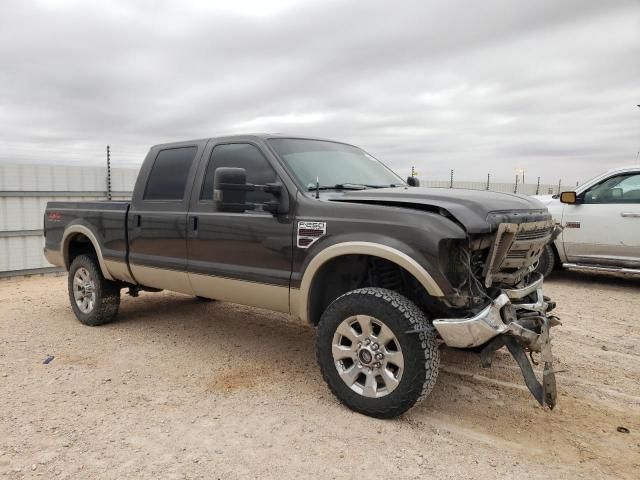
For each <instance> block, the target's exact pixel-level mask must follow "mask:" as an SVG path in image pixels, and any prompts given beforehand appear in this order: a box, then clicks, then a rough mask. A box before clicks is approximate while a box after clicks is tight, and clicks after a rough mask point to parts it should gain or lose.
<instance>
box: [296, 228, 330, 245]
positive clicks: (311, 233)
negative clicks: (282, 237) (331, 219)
mask: <svg viewBox="0 0 640 480" xmlns="http://www.w3.org/2000/svg"><path fill="white" fill-rule="evenodd" d="M326 233H327V222H298V235H297V241H296V244H297V246H298V248H309V247H310V246H311V245H312V244H313V243H314V242H316V241H317V240H319V239H320V238H322V237H324V236H325V235H326Z"/></svg>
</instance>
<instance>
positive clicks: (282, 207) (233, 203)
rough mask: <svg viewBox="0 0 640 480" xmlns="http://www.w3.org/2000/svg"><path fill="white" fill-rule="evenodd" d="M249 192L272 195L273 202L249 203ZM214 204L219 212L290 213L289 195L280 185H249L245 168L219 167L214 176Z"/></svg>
mask: <svg viewBox="0 0 640 480" xmlns="http://www.w3.org/2000/svg"><path fill="white" fill-rule="evenodd" d="M247 192H265V193H270V194H271V195H273V200H270V201H268V202H265V203H261V204H260V203H248V202H247ZM283 192H284V195H283ZM213 204H214V205H215V207H216V210H218V211H219V212H235V213H242V212H246V211H247V210H263V211H265V212H269V213H271V214H273V215H282V214H285V213H288V212H289V195H288V194H287V193H286V190H285V189H284V187H283V186H282V185H280V184H279V183H268V184H267V185H254V184H252V183H247V171H246V170H245V169H244V168H235V167H219V168H216V171H215V173H214V175H213Z"/></svg>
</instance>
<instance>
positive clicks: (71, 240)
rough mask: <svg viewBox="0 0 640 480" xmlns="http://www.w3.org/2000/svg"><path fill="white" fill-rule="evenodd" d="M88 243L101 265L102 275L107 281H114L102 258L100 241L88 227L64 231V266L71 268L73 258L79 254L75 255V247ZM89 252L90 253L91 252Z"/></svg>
mask: <svg viewBox="0 0 640 480" xmlns="http://www.w3.org/2000/svg"><path fill="white" fill-rule="evenodd" d="M83 242H88V243H89V245H91V250H93V253H95V255H96V257H97V259H98V263H99V265H100V270H101V271H102V275H104V277H105V278H106V279H107V280H113V277H112V276H111V274H110V273H109V270H108V269H107V266H106V264H105V261H104V258H103V257H102V249H101V248H100V243H99V242H98V239H97V238H96V236H95V235H94V233H93V232H92V231H91V229H89V228H88V227H86V226H84V225H79V224H75V225H70V226H69V227H67V228H66V229H65V231H64V236H63V238H62V243H61V244H62V256H63V259H64V266H65V268H66V269H67V270H69V268H70V267H71V262H72V261H73V258H75V256H76V255H77V254H78V252H76V255H74V252H73V251H72V250H73V246H74V245H76V244H77V243H83ZM91 250H89V251H91ZM79 253H86V251H81V252H79Z"/></svg>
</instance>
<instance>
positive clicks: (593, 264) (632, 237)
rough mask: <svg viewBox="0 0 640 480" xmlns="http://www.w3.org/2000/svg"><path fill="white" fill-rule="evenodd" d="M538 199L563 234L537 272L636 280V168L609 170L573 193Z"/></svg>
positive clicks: (639, 197) (639, 245)
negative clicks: (566, 271) (619, 276)
mask: <svg viewBox="0 0 640 480" xmlns="http://www.w3.org/2000/svg"><path fill="white" fill-rule="evenodd" d="M536 198H538V199H539V200H540V201H541V202H542V203H544V204H545V205H546V206H547V208H548V209H549V212H550V213H551V215H552V216H553V218H554V220H555V222H556V223H557V224H558V225H560V226H561V227H562V233H561V234H560V235H558V237H557V238H556V239H555V241H554V242H552V243H550V244H549V245H548V246H547V247H546V248H545V251H544V252H543V254H542V256H541V258H540V261H539V266H538V267H537V270H538V271H539V272H541V273H542V274H544V275H545V276H546V275H548V274H550V273H551V272H552V271H553V269H554V268H557V267H563V268H568V269H572V270H573V269H575V270H590V271H604V272H617V273H628V274H640V166H635V167H623V168H616V169H613V170H609V171H608V172H605V173H603V174H601V175H598V176H597V177H595V178H593V179H591V180H589V181H588V182H586V183H584V184H583V185H581V186H580V187H578V188H576V190H575V191H570V192H562V193H561V194H560V195H553V196H552V195H545V196H539V197H536Z"/></svg>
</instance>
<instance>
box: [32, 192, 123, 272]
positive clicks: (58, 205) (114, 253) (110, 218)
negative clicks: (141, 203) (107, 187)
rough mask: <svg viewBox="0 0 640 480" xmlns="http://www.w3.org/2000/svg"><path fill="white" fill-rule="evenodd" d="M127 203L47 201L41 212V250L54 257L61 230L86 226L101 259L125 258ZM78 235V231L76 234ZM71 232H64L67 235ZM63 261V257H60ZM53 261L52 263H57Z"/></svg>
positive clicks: (115, 260)
mask: <svg viewBox="0 0 640 480" xmlns="http://www.w3.org/2000/svg"><path fill="white" fill-rule="evenodd" d="M129 206H130V203H129V202H122V201H99V202H78V201H71V202H49V203H48V204H47V208H46V210H45V214H44V235H45V253H46V254H47V258H50V261H51V258H55V256H56V252H62V251H63V250H62V248H61V247H62V243H63V240H65V239H64V238H63V235H64V232H65V230H66V229H68V228H69V227H71V226H76V225H77V226H78V228H76V230H78V231H81V230H83V229H82V227H86V228H87V229H89V230H90V231H91V232H92V233H93V235H94V236H95V240H96V241H97V242H98V245H99V246H100V248H101V251H102V256H103V258H104V260H105V261H114V262H123V263H125V264H126V261H127V252H128V246H127V214H128V211H129ZM77 234H78V235H79V234H80V233H77ZM72 235H74V233H71V234H68V236H67V240H68V239H69V236H72ZM60 260H62V262H63V264H62V265H60V266H65V265H64V262H65V261H66V259H64V258H62V255H61V259H60ZM58 263H59V262H56V263H54V264H58Z"/></svg>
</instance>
